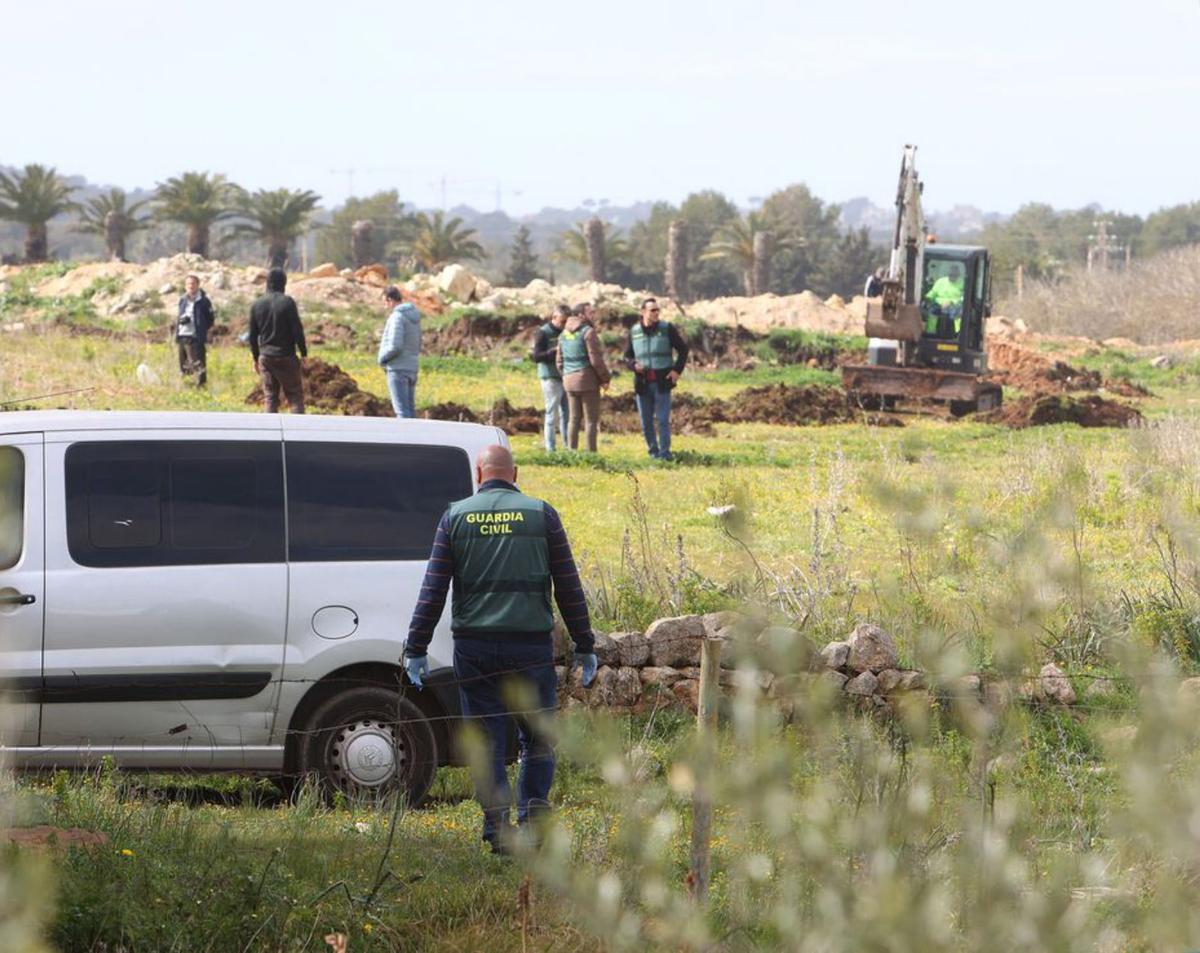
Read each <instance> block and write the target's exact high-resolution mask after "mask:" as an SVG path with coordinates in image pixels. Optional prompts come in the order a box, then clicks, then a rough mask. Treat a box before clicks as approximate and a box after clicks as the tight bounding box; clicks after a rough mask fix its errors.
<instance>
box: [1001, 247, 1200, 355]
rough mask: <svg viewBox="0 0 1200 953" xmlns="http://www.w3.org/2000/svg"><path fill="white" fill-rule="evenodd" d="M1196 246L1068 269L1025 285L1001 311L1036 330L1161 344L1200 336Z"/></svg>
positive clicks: (1199, 253) (1199, 275)
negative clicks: (1109, 266)
mask: <svg viewBox="0 0 1200 953" xmlns="http://www.w3.org/2000/svg"><path fill="white" fill-rule="evenodd" d="M1197 301H1200V245H1194V246H1190V247H1188V248H1179V249H1175V250H1173V251H1169V252H1164V253H1163V254H1160V255H1155V256H1154V257H1153V258H1148V259H1146V260H1145V261H1140V262H1139V261H1135V262H1133V263H1132V264H1131V265H1130V267H1129V269H1128V270H1127V271H1102V270H1099V269H1094V270H1092V271H1090V272H1089V271H1086V270H1085V269H1083V268H1076V269H1072V270H1071V271H1069V272H1067V274H1066V275H1065V277H1062V278H1060V279H1058V280H1050V281H1036V282H1031V283H1029V284H1027V285H1026V286H1025V294H1024V296H1023V297H1021V298H1011V299H1008V300H1006V301H1003V302H1001V303H1000V307H999V309H998V310H999V312H1000V313H1002V314H1006V315H1008V316H1010V317H1013V318H1021V319H1023V320H1024V321H1025V323H1026V324H1028V325H1029V326H1030V327H1031V328H1033V329H1034V330H1037V331H1043V332H1049V333H1055V334H1079V335H1084V336H1086V337H1090V338H1095V339H1096V340H1104V339H1106V338H1113V337H1123V338H1129V339H1131V340H1133V341H1137V342H1138V343H1140V344H1161V343H1164V342H1168V341H1178V340H1185V339H1190V338H1195V337H1198V336H1200V334H1198V333H1197V322H1196V302H1197Z"/></svg>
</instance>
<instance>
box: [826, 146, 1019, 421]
mask: <svg viewBox="0 0 1200 953" xmlns="http://www.w3.org/2000/svg"><path fill="white" fill-rule="evenodd" d="M916 157H917V147H916V146H905V147H904V158H903V160H902V161H901V164H900V182H899V185H898V186H897V188H896V228H895V231H894V232H893V235H892V252H891V258H890V260H889V262H888V273H887V277H885V278H884V279H883V292H882V294H881V296H880V297H879V298H878V299H871V300H869V301H868V302H867V319H866V332H867V336H868V338H869V343H868V348H867V363H866V364H850V365H846V366H845V367H843V368H842V385H843V387H845V389H846V391H847V393H849V394H850V395H851V396H852V397H854V398H857V399H859V400H860V401H861V402H863V403H874V404H880V405H883V406H892V405H894V404H895V403H896V402H897V401H899V400H906V399H907V400H933V401H939V402H943V403H946V404H948V405H949V408H950V412H951V413H953V414H965V413H970V412H971V411H976V410H991V409H993V408H995V407H999V406H1000V401H1001V399H1002V393H1003V392H1002V390H1001V388H1000V385H999V384H996V383H995V382H993V381H991V380H989V379H988V367H987V350H986V339H985V336H984V322H985V321H986V320H987V318H988V317H989V316H990V315H991V311H992V306H991V293H992V287H991V259H990V257H989V255H988V250H987V249H986V248H984V247H982V246H978V245H942V244H938V243H936V242H935V241H934V240H933V239H932V238H930V237H929V236H928V235H927V233H926V228H925V216H924V213H923V212H922V211H921V193H922V191H923V188H924V184H923V183H922V182H921V180H920V178H919V177H918V175H917V164H916Z"/></svg>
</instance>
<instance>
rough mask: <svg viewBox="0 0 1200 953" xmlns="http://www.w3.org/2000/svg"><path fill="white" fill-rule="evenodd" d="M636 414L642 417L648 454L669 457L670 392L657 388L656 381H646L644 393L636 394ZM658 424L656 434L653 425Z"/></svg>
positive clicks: (667, 458) (660, 457)
mask: <svg viewBox="0 0 1200 953" xmlns="http://www.w3.org/2000/svg"><path fill="white" fill-rule="evenodd" d="M637 409H638V416H639V417H641V418H642V436H643V437H645V438H646V447H647V449H649V451H650V456H652V457H657V458H658V459H660V460H670V459H671V392H670V391H669V390H659V389H658V384H657V383H647V385H646V391H645V393H642V394H638V395H637ZM655 424H658V434H657V435H656V434H655V433H654V425H655Z"/></svg>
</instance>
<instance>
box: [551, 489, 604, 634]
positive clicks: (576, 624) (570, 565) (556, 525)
mask: <svg viewBox="0 0 1200 953" xmlns="http://www.w3.org/2000/svg"><path fill="white" fill-rule="evenodd" d="M543 506H545V512H546V541H547V542H548V543H549V545H550V577H551V579H553V580H554V601H555V602H556V603H558V612H559V615H561V616H562V620H563V623H564V624H565V625H566V627H567V631H568V632H570V633H571V638H572V640H574V642H575V649H576V651H578V652H580V653H584V654H586V653H589V652H591V651H592V648H593V645H594V639H593V638H592V620H591V618H590V616H589V615H588V607H587V598H586V597H585V596H584V593H583V583H582V582H580V580H579V570H578V569H577V568H576V567H575V557H574V556H573V555H572V554H571V543H570V541H569V540H568V539H567V531H566V530H565V529H563V524H562V520H561V519H560V518H559V515H558V511H557V510H555V509H554V507H553V506H551V505H550V504H549V503H544V504H543Z"/></svg>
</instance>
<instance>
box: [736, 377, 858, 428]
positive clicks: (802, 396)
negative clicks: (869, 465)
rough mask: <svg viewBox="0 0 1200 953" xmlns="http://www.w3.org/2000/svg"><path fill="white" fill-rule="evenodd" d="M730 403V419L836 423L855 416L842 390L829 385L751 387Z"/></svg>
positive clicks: (752, 421)
mask: <svg viewBox="0 0 1200 953" xmlns="http://www.w3.org/2000/svg"><path fill="white" fill-rule="evenodd" d="M730 404H731V408H730V417H729V419H730V420H731V421H732V422H734V423H762V424H837V423H845V422H846V421H850V420H855V419H856V414H855V413H854V411H853V410H852V409H851V406H850V401H849V400H848V399H847V397H846V393H845V391H843V390H840V389H837V388H833V387H788V386H787V385H786V384H775V385H771V386H767V387H751V388H749V389H748V390H744V391H742V392H741V393H740V394H738V395H737V397H736V398H735V399H734V400H733V401H731V402H730Z"/></svg>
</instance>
